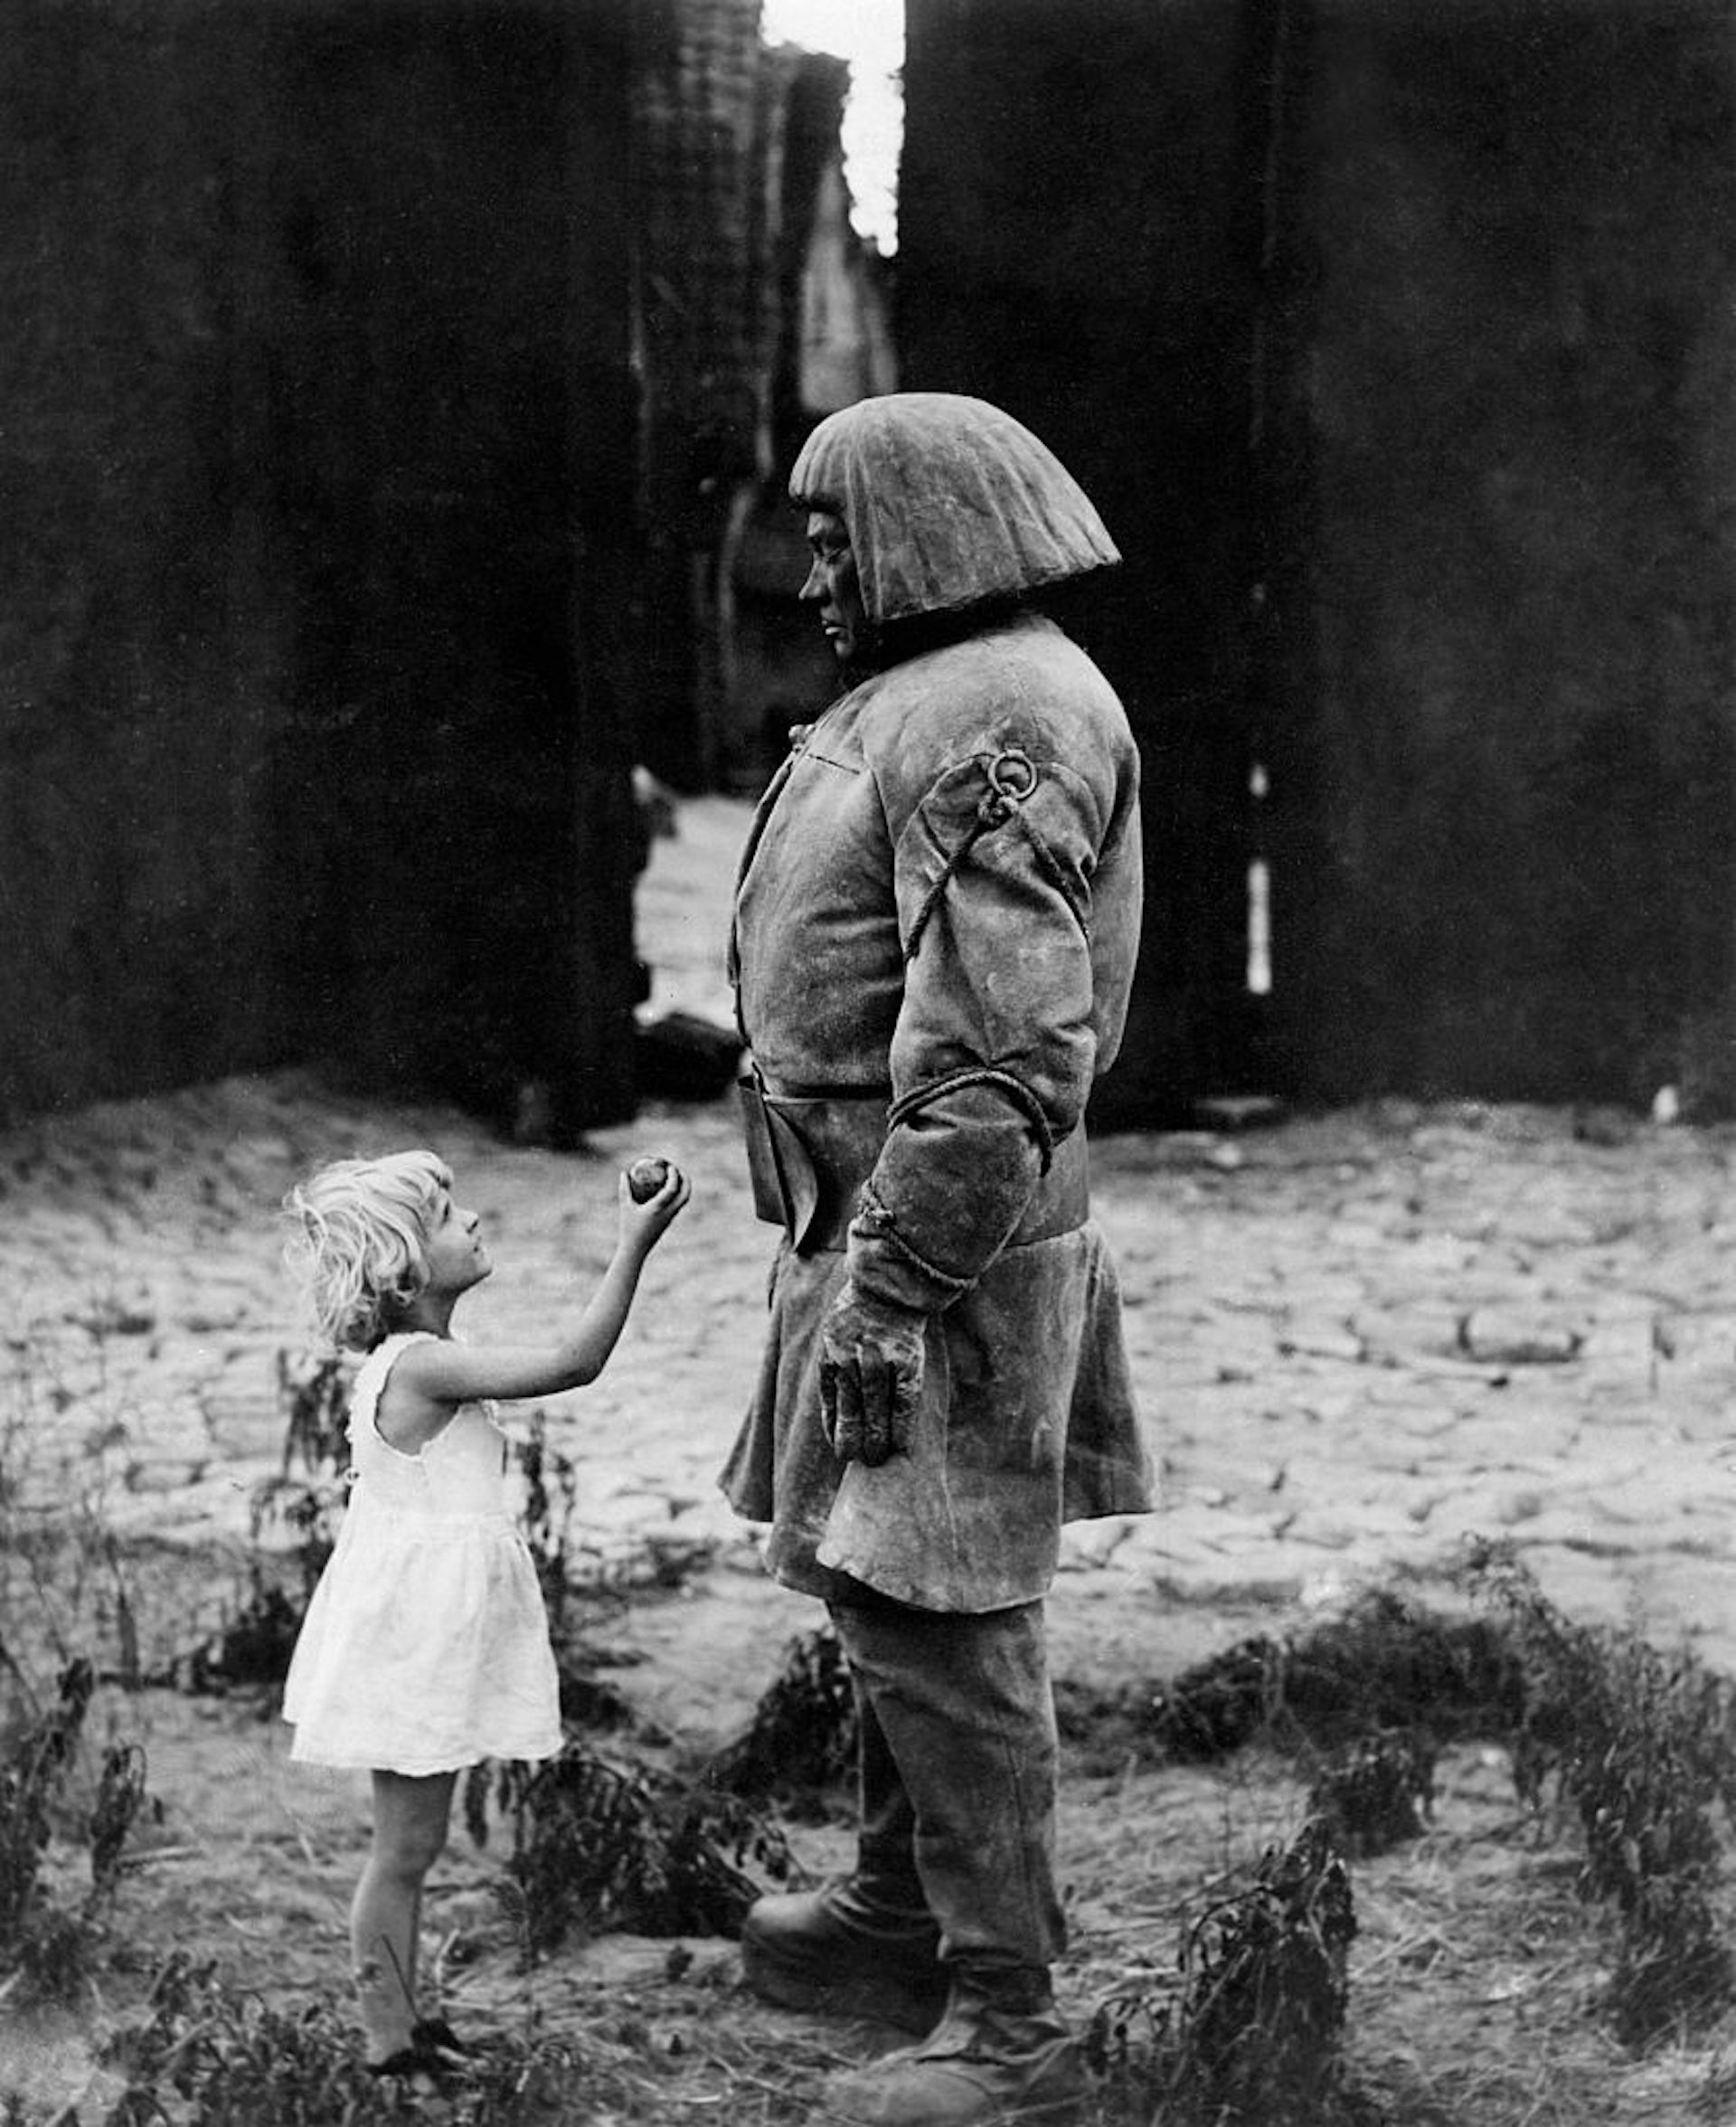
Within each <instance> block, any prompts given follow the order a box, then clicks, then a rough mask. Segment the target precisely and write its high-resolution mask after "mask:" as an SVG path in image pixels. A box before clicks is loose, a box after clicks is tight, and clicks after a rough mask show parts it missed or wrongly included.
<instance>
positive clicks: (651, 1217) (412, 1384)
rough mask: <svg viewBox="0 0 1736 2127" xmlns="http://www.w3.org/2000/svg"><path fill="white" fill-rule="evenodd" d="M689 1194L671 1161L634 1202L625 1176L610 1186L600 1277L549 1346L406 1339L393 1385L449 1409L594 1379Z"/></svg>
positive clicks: (549, 1392)
mask: <svg viewBox="0 0 1736 2127" xmlns="http://www.w3.org/2000/svg"><path fill="white" fill-rule="evenodd" d="M692 1195H693V1184H692V1183H691V1182H689V1181H688V1179H687V1177H686V1176H685V1175H684V1174H683V1173H682V1171H681V1169H680V1168H679V1167H675V1166H671V1167H670V1168H669V1173H668V1177H667V1178H666V1180H665V1182H664V1185H663V1186H662V1187H661V1188H660V1189H659V1190H658V1191H657V1193H656V1196H652V1197H650V1198H649V1199H648V1200H647V1201H646V1203H644V1204H636V1203H635V1202H634V1200H633V1197H632V1195H631V1193H630V1191H629V1190H628V1188H627V1177H626V1175H622V1176H621V1177H620V1179H619V1180H618V1183H617V1185H616V1197H617V1201H618V1205H619V1217H620V1228H619V1235H618V1239H617V1241H616V1243H615V1253H614V1254H613V1255H611V1256H610V1258H609V1267H608V1269H607V1270H605V1271H604V1272H603V1276H602V1281H601V1282H600V1283H599V1285H598V1287H597V1289H596V1290H595V1291H594V1292H593V1293H592V1294H591V1296H590V1300H589V1302H588V1303H587V1304H586V1307H585V1309H584V1311H583V1313H582V1314H580V1317H579V1319H578V1320H577V1321H576V1322H575V1323H574V1324H573V1326H572V1328H571V1330H569V1331H568V1333H567V1334H566V1335H565V1336H564V1337H562V1338H559V1339H558V1340H557V1341H556V1342H554V1343H552V1344H549V1345H513V1344H506V1345H477V1346H471V1345H466V1344H456V1343H454V1342H453V1341H452V1340H451V1339H450V1338H438V1339H435V1340H431V1341H428V1342H423V1343H419V1344H413V1345H411V1346H410V1348H409V1349H408V1350H407V1351H406V1352H405V1353H404V1356H403V1357H402V1358H401V1359H400V1360H399V1362H398V1364H397V1366H395V1367H394V1368H393V1369H392V1378H393V1381H394V1383H395V1384H396V1385H398V1386H399V1388H400V1389H401V1390H408V1391H409V1392H410V1395H412V1396H413V1397H415V1398H416V1399H417V1400H418V1401H423V1402H426V1403H428V1404H433V1405H439V1406H442V1407H443V1408H444V1409H446V1410H449V1409H450V1408H451V1406H452V1405H454V1404H463V1403H468V1402H470V1401H471V1400H472V1398H474V1397H477V1396H501V1397H505V1398H507V1399H508V1400H511V1399H513V1398H515V1397H520V1396H539V1395H553V1394H557V1393H558V1392H559V1391H560V1390H561V1389H564V1388H582V1387H583V1386H584V1385H585V1384H586V1383H587V1382H590V1381H595V1380H596V1378H597V1376H598V1375H599V1374H600V1373H601V1372H602V1370H603V1368H604V1366H606V1365H607V1363H608V1361H609V1354H610V1353H611V1352H612V1351H613V1350H614V1349H615V1346H616V1343H617V1341H618V1339H619V1337H620V1334H621V1330H622V1328H624V1326H625V1325H626V1322H627V1310H628V1309H630V1308H631V1307H632V1305H633V1296H634V1294H635V1292H637V1290H638V1283H639V1273H640V1271H642V1270H643V1269H644V1268H645V1262H646V1257H647V1256H648V1255H649V1254H650V1253H651V1251H652V1250H653V1249H654V1248H655V1247H656V1244H657V1243H658V1242H659V1241H660V1240H662V1238H663V1236H664V1234H665V1233H666V1232H667V1231H668V1229H669V1226H670V1224H671V1223H672V1221H673V1220H674V1219H675V1217H676V1215H678V1214H679V1212H680V1211H681V1209H682V1206H683V1205H684V1204H685V1203H686V1202H687V1199H688V1198H689V1197H690V1196H692Z"/></svg>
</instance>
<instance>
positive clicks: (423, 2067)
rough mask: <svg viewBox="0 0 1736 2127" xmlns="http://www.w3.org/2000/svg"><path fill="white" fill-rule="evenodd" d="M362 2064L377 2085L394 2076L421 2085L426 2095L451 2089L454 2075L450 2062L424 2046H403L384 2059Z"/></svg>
mask: <svg viewBox="0 0 1736 2127" xmlns="http://www.w3.org/2000/svg"><path fill="white" fill-rule="evenodd" d="M362 2065H363V2067H365V2068H366V2069H367V2071H368V2073H369V2075H372V2076H373V2077H374V2078H375V2080H376V2081H378V2082H382V2083H383V2082H384V2081H386V2079H387V2078H388V2077H391V2078H392V2079H394V2080H396V2081H400V2082H404V2083H416V2084H420V2085H422V2087H423V2089H424V2091H425V2092H429V2093H436V2094H438V2093H439V2092H442V2091H444V2090H446V2089H447V2088H448V2086H449V2084H450V2079H451V2073H452V2064H451V2063H450V2062H449V2061H445V2060H442V2059H441V2058H440V2056H439V2054H438V2053H434V2052H431V2051H430V2050H429V2048H428V2047H423V2046H401V2047H399V2048H398V2050H397V2052H396V2053H389V2054H388V2055H387V2056H386V2057H385V2059H384V2060H378V2061H363V2064H362Z"/></svg>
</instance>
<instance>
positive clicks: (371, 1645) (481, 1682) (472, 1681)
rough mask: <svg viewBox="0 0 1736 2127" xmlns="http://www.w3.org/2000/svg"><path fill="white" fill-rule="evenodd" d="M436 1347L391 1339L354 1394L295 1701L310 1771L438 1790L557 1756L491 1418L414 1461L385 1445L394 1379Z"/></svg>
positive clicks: (537, 1624) (546, 1658)
mask: <svg viewBox="0 0 1736 2127" xmlns="http://www.w3.org/2000/svg"><path fill="white" fill-rule="evenodd" d="M428 1335H429V1332H428V1331H426V1330H416V1331H412V1332H410V1333H409V1334H407V1335H401V1336H397V1337H389V1338H386V1340H385V1341H384V1343H382V1344H381V1345H378V1346H376V1347H375V1348H374V1349H373V1351H372V1352H370V1353H369V1355H368V1357H367V1358H366V1359H365V1360H363V1364H362V1366H361V1368H360V1370H359V1371H358V1373H357V1375H356V1377H355V1383H354V1388H353V1389H352V1392H351V1396H350V1453H351V1462H352V1468H351V1477H352V1479H353V1482H352V1488H351V1491H350V1498H349V1505H348V1507H347V1508H346V1509H345V1511H344V1525H343V1527H342V1528H341V1529H340V1530H339V1532H338V1536H337V1542H336V1545H335V1547H334V1549H333V1552H332V1555H331V1557H330V1559H329V1560H328V1561H327V1563H326V1566H325V1572H324V1573H323V1574H321V1576H320V1580H319V1585H318V1586H317V1587H316V1589H315V1590H314V1595H313V1600H312V1602H310V1603H309V1604H308V1606H307V1617H306V1618H305V1619H304V1620H303V1621H302V1627H301V1634H300V1637H299V1638H298V1639H297V1642H296V1650H295V1654H294V1656H293V1658H292V1659H291V1660H290V1664H289V1675H288V1681H287V1682H286V1684H285V1686H284V1697H283V1715H284V1718H285V1720H287V1721H291V1722H293V1723H294V1724H295V1729H296V1735H295V1740H294V1742H293V1744H291V1746H290V1752H289V1754H290V1756H291V1757H292V1758H296V1759H299V1760H301V1761H302V1762H304V1763H308V1764H315V1765H365V1766H369V1767H373V1768H378V1769H380V1770H382V1771H385V1772H392V1773H413V1774H426V1773H449V1772H454V1771H457V1770H458V1769H459V1768H460V1767H462V1766H466V1765H473V1764H475V1763H477V1762H478V1760H480V1759H483V1758H526V1759H529V1758H547V1757H552V1756H553V1755H554V1754H555V1753H556V1752H557V1751H558V1750H559V1749H560V1748H561V1712H560V1685H559V1680H558V1678H557V1676H556V1673H555V1666H554V1655H553V1651H552V1649H551V1647H550V1645H549V1625H548V1617H547V1613H546V1612H545V1611H544V1609H543V1607H542V1589H541V1588H540V1587H539V1586H538V1584H537V1579H536V1568H535V1566H534V1565H533V1563H532V1560H531V1554H530V1550H529V1547H528V1546H526V1544H525V1542H524V1536H522V1535H521V1534H520V1531H519V1528H518V1525H517V1522H516V1520H515V1519H514V1516H513V1513H512V1510H511V1506H510V1502H509V1499H508V1496H507V1489H506V1449H507V1443H506V1436H505V1433H503V1432H501V1430H500V1427H499V1425H498V1423H496V1420H495V1406H494V1405H493V1404H489V1403H470V1404H460V1405H459V1407H458V1410H457V1412H456V1413H454V1414H453V1417H452V1420H451V1422H450V1423H449V1424H448V1425H447V1426H445V1427H444V1428H443V1429H442V1431H441V1432H439V1433H437V1434H436V1435H435V1437H434V1438H433V1439H432V1440H431V1441H429V1442H428V1443H427V1445H426V1446H425V1447H423V1448H422V1449H421V1451H420V1452H419V1453H417V1454H414V1455H407V1454H405V1453H403V1452H402V1451H401V1450H399V1449H397V1448H394V1447H392V1446H391V1445H390V1444H389V1443H388V1442H386V1441H385V1440H383V1439H382V1437H381V1433H380V1429H379V1425H378V1423H377V1422H376V1418H375V1413H376V1411H377V1410H378V1407H379V1403H380V1395H381V1391H382V1389H383V1388H384V1386H385V1384H386V1377H387V1375H389V1374H390V1373H391V1372H392V1366H393V1363H394V1362H395V1361H396V1360H397V1358H398V1357H399V1356H400V1354H401V1352H402V1351H403V1350H404V1348H405V1347H406V1346H408V1345H410V1344H413V1343H415V1342H416V1341H418V1339H419V1338H424V1337H427V1336H428Z"/></svg>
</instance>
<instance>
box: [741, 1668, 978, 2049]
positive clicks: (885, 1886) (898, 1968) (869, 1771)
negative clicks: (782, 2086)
mask: <svg viewBox="0 0 1736 2127" xmlns="http://www.w3.org/2000/svg"><path fill="white" fill-rule="evenodd" d="M856 1711H857V1716H858V1721H859V1735H860V1737H861V1742H860V1745H859V1751H858V1759H857V1766H858V1778H859V1780H860V1783H861V1801H862V1830H861V1835H860V1838H859V1839H858V1842H857V1848H856V1867H855V1870H854V1874H853V1875H851V1876H846V1877H844V1880H843V1881H842V1882H840V1883H835V1884H829V1885H827V1886H826V1888H825V1889H824V1890H819V1891H793V1892H780V1893H776V1894H774V1895H771V1896H769V1897H764V1898H760V1899H759V1900H757V1901H756V1903H755V1904H754V1905H753V1908H752V1910H751V1911H750V1913H749V1914H748V1917H747V1919H746V1921H745V1922H744V1923H743V1924H742V1928H741V1970H742V1976H743V1977H744V1978H745V1979H746V1980H747V1983H748V1985H749V1986H750V1988H751V1989H752V1990H753V1991H754V1992H755V1993H756V1994H758V1995H759V1996H760V1998H761V1999H763V2000H766V2001H775V2002H776V2003H778V2006H779V2007H780V2008H783V2009H811V2010H815V2011H817V2012H818V2013H819V2014H821V2015H824V2016H842V2017H872V2018H874V2019H875V2020H876V2021H877V2022H880V2023H883V2024H895V2025H896V2026H897V2027H898V2028H899V2029H900V2030H901V2031H916V2032H919V2033H920V2032H923V2031H929V2030H932V2029H933V2028H934V2024H935V2021H936V2019H937V2018H939V2015H940V2012H941V2010H942V2009H945V2007H946V2005H947V1974H946V1971H945V1970H944V1969H943V1967H942V1966H941V1965H940V1964H939V1962H937V1952H939V1947H940V1930H939V1926H938V1925H937V1924H936V1922H935V1918H934V1915H933V1914H931V1913H930V1912H929V1907H928V1903H927V1901H926V1899H925V1898H924V1897H923V1895H922V1886H921V1885H920V1883H919V1882H918V1880H917V1875H916V1861H915V1857H914V1854H913V1852H912V1848H911V1839H912V1835H913V1832H914V1828H915V1820H914V1813H913V1811H912V1810H911V1807H910V1797H909V1796H908V1795H907V1794H906V1793H905V1791H904V1783H903V1782H902V1781H901V1779H900V1778H899V1775H898V1768H897V1767H896V1765H894V1764H893V1763H892V1754H891V1752H890V1751H889V1750H888V1749H887V1747H886V1738H885V1736H884V1735H882V1732H881V1726H880V1723H879V1721H878V1719H877V1718H876V1717H875V1715H874V1711H873V1707H872V1706H869V1705H868V1704H867V1703H866V1701H865V1700H864V1699H863V1697H862V1696H861V1694H860V1693H858V1695H857V1707H856Z"/></svg>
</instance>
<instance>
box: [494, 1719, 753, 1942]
mask: <svg viewBox="0 0 1736 2127" xmlns="http://www.w3.org/2000/svg"><path fill="white" fill-rule="evenodd" d="M463 1794H464V1812H465V1821H466V1824H467V1827H468V1829H469V1832H470V1836H471V1837H472V1838H473V1839H475V1840H476V1843H477V1845H478V1846H483V1845H486V1842H487V1839H488V1833H489V1819H490V1814H491V1812H495V1813H498V1814H499V1815H500V1816H502V1817H504V1818H505V1820H506V1821H507V1823H508V1824H509V1825H510V1827H511V1829H512V1838H513V1851H512V1856H511V1858H510V1859H509V1861H508V1862H507V1865H506V1867H507V1873H508V1876H510V1878H511V1880H512V1882H513V1884H514V1886H516V1895H515V1896H514V1909H515V1911H516V1912H517V1914H518V1915H519V1919H520V1924H521V1928H522V1932H523V1938H524V1947H525V1950H526V1952H527V1954H528V1955H530V1956H531V1957H533V1958H534V1957H539V1956H542V1955H546V1954H547V1952H550V1951H552V1950H553V1949H555V1948H557V1947H558V1946H559V1945H560V1944H561V1943H562V1942H564V1941H565V1940H566V1939H567V1937H568V1936H569V1934H571V1933H581V1934H582V1933H595V1932H597V1931H599V1930H601V1929H604V1928H608V1927H617V1928H627V1929H631V1930H633V1931H635V1932H636V1933H640V1934H647V1935H684V1934H691V1935H711V1934H718V1935H732V1934H734V1933H737V1931H738V1930H739V1928H740V1926H741V1921H742V1918H743V1917H744V1915H745V1914H746V1913H747V1910H748V1907H749V1906H750V1905H751V1904H752V1903H753V1901H754V1899H755V1898H757V1897H758V1896H759V1895H760V1890H761V1888H762V1886H761V1884H760V1882H759V1881H757V1880H756V1878H755V1877H754V1876H750V1874H749V1873H748V1865H749V1864H751V1865H753V1867H757V1868H758V1869H760V1870H761V1871H762V1872H763V1873H764V1874H765V1875H766V1876H769V1877H771V1878H773V1879H774V1880H776V1881H782V1880H784V1879H785V1878H787V1877H788V1875H789V1872H790V1858H789V1852H788V1847H787V1845H786V1843H785V1840H784V1837H783V1834H782V1833H781V1831H779V1830H778V1828H777V1826H776V1824H775V1823H773V1822H772V1821H771V1820H769V1819H768V1818H767V1817H766V1816H764V1815H763V1814H762V1813H760V1811H758V1810H754V1809H753V1808H751V1807H750V1805H749V1804H747V1803H745V1802H742V1801H739V1800H737V1799H736V1798H734V1797H731V1796H728V1795H722V1794H719V1793H717V1792H715V1791H712V1790H710V1789H708V1788H706V1787H703V1786H695V1785H693V1784H692V1783H690V1782H685V1781H684V1780H681V1779H679V1778H678V1777H676V1776H675V1774H673V1773H664V1772H662V1771H660V1770H657V1769H656V1768H654V1767H651V1766H648V1765H643V1764H640V1765H627V1764H618V1763H611V1762H610V1761H609V1759H606V1758H604V1757H602V1756H600V1755H599V1754H597V1753H596V1752H594V1751H591V1750H589V1749H587V1748H586V1747H585V1746H584V1745H583V1744H579V1743H575V1742H571V1741H569V1742H568V1744H566V1746H565V1748H564V1749H563V1750H562V1751H561V1754H560V1755H559V1756H558V1757H555V1758H551V1759H549V1760H548V1761H547V1762H546V1763H542V1764H541V1765H526V1764H521V1763H485V1764H482V1765H478V1766H476V1767H475V1768H474V1769H473V1770H472V1771H471V1772H470V1773H468V1774H467V1776H466V1779H465V1782H464V1790H463Z"/></svg>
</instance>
